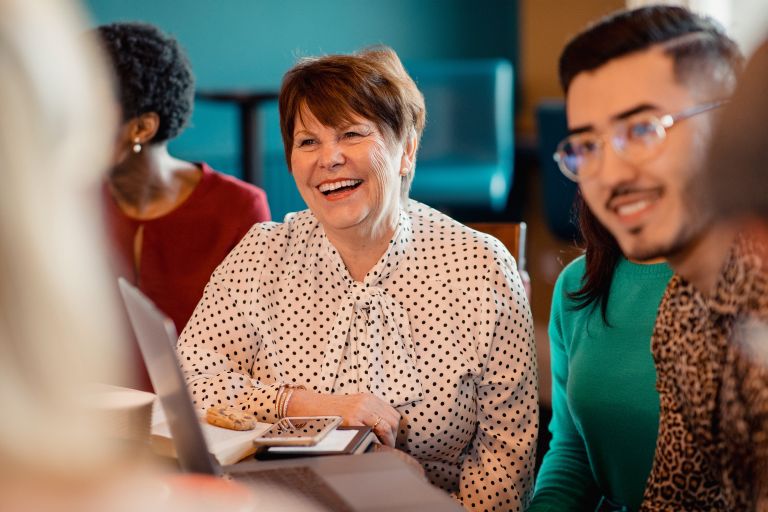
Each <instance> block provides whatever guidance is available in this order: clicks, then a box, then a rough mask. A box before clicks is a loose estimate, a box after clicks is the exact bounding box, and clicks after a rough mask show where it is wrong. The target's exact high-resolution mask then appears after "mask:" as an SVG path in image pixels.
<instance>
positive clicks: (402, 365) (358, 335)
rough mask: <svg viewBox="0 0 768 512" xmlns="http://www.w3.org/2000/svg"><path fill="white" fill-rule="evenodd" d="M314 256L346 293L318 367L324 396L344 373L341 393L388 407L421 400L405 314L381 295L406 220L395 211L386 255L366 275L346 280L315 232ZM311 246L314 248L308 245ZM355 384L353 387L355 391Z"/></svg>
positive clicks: (407, 230) (404, 236)
mask: <svg viewBox="0 0 768 512" xmlns="http://www.w3.org/2000/svg"><path fill="white" fill-rule="evenodd" d="M318 233H319V234H320V240H319V247H318V249H319V252H320V256H321V258H319V259H318V265H322V263H321V262H322V260H326V261H327V262H328V267H329V268H328V270H330V271H331V272H332V274H335V276H334V277H335V279H334V280H335V281H336V284H337V285H338V286H340V287H342V288H343V289H345V290H346V295H345V299H344V300H343V301H342V303H341V304H340V305H339V306H338V309H337V311H336V313H335V319H334V323H333V328H332V330H331V333H330V338H329V340H328V345H327V346H326V350H325V354H324V359H323V363H322V371H321V382H322V384H323V391H324V392H326V393H334V392H339V391H340V390H339V389H337V381H338V378H339V375H340V374H341V373H344V374H345V375H346V377H345V378H346V379H347V380H348V381H349V382H351V384H352V385H353V387H351V388H350V387H348V386H347V387H345V389H344V392H358V393H372V394H373V395H375V396H378V397H379V398H381V399H383V400H385V401H386V402H388V403H389V404H390V405H392V406H393V407H398V406H401V405H404V404H407V403H412V402H416V401H419V400H421V399H422V396H423V394H422V386H421V381H420V379H419V376H418V370H417V368H416V352H415V347H414V342H413V337H412V336H411V327H410V322H409V320H408V314H407V312H406V311H405V309H404V308H403V307H402V306H401V305H400V304H399V303H397V302H396V301H395V300H394V299H393V297H392V296H391V295H390V294H389V293H388V292H387V289H386V287H385V283H386V281H387V279H388V278H389V277H390V275H391V274H392V273H393V272H394V271H395V270H396V269H397V267H398V265H399V264H400V262H401V261H402V260H403V259H404V258H405V257H406V256H405V255H406V251H407V250H408V249H409V246H410V244H411V238H412V226H411V220H410V217H409V216H408V214H407V213H406V212H405V211H404V210H403V209H401V210H400V212H399V217H398V224H397V226H396V228H395V232H394V234H393V235H392V240H391V241H390V242H389V246H388V248H387V251H386V252H385V253H384V255H383V256H382V257H381V259H380V260H379V261H378V262H377V263H376V265H374V267H373V268H372V269H371V270H370V271H369V272H368V274H366V276H365V278H364V280H363V282H357V281H355V280H353V279H352V277H351V276H350V275H349V272H348V271H347V269H346V266H345V265H344V262H343V261H342V259H341V256H340V255H339V253H338V251H337V250H336V248H335V247H334V246H333V244H331V243H330V241H329V240H328V237H327V236H325V233H324V232H323V230H322V227H320V228H319V230H318ZM311 245H314V244H311ZM355 385H356V387H355Z"/></svg>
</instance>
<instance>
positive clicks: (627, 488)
mask: <svg viewBox="0 0 768 512" xmlns="http://www.w3.org/2000/svg"><path fill="white" fill-rule="evenodd" d="M584 267H585V262H584V258H583V257H581V258H578V259H577V260H575V261H574V262H573V263H571V264H570V265H568V266H567V267H566V268H565V269H564V270H563V272H562V273H561V274H560V277H559V278H558V280H557V284H556V285H555V291H554V295H553V298H552V313H551V316H550V323H549V340H550V347H551V358H552V421H551V423H550V424H549V430H550V432H551V433H552V442H551V443H550V447H549V451H548V452H547V454H546V455H545V456H544V461H543V463H542V466H541V470H540V471H539V475H538V478H537V481H536V491H535V494H534V498H533V501H532V503H531V505H530V507H529V508H528V510H529V511H536V512H541V511H557V512H563V511H568V510H579V511H582V510H587V511H589V510H594V508H595V507H596V506H597V504H598V502H599V501H600V498H601V497H602V496H606V497H608V498H609V499H610V500H611V501H613V502H616V503H618V504H623V505H626V506H627V507H629V510H636V509H637V508H638V507H639V505H640V502H641V501H642V497H643V489H644V488H645V482H646V479H647V478H648V474H649V473H650V471H651V464H652V462H653V454H654V450H655V447H656V435H657V431H658V424H659V395H658V393H657V392H656V370H655V368H654V366H653V358H652V357H651V333H652V331H653V325H654V322H655V320H656V311H657V309H658V307H659V303H660V302H661V297H662V295H663V294H664V289H665V288H666V286H667V283H668V282H669V279H670V278H671V277H672V270H671V269H670V268H669V266H668V265H667V264H666V263H660V264H654V265H640V264H636V263H632V262H629V261H627V260H625V259H622V260H621V261H620V262H619V264H618V265H617V267H616V272H615V274H614V278H613V282H612V284H611V291H610V296H609V301H608V315H607V316H608V322H609V323H610V326H607V325H606V324H605V323H604V322H603V320H602V315H601V313H600V308H599V306H596V307H587V308H585V309H581V310H577V309H574V304H575V302H574V301H573V300H572V299H570V298H569V297H568V293H569V292H573V291H576V290H578V289H579V288H580V287H581V284H582V283H581V280H582V276H583V275H584Z"/></svg>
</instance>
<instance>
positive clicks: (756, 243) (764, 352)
mask: <svg viewBox="0 0 768 512" xmlns="http://www.w3.org/2000/svg"><path fill="white" fill-rule="evenodd" d="M766 91H768V40H766V41H765V42H763V44H762V45H761V46H760V47H759V48H758V49H757V51H756V52H755V53H754V55H753V56H752V58H751V59H750V61H749V63H748V64H747V67H746V69H745V71H744V75H743V77H742V79H741V82H740V83H739V86H738V87H737V89H736V92H735V94H734V96H733V98H732V100H731V103H730V105H729V106H728V107H727V108H726V109H725V111H724V112H723V115H722V118H721V120H720V121H721V122H720V123H719V124H718V126H717V129H716V131H715V137H714V142H713V144H712V152H711V153H710V158H709V165H708V166H707V168H706V173H705V183H706V185H707V187H706V188H707V189H706V193H707V194H708V203H709V204H711V205H712V206H713V208H714V209H715V211H716V213H717V215H718V216H720V217H722V218H723V219H724V220H726V221H731V222H736V223H737V224H738V225H739V226H740V227H741V228H742V229H743V230H744V232H745V233H746V235H747V236H749V238H750V239H751V240H752V247H753V249H754V252H753V254H751V258H752V260H753V262H754V266H755V267H756V268H757V269H758V277H757V278H755V279H753V280H752V285H753V286H756V287H757V286H758V285H759V284H760V283H763V284H764V283H765V282H766V281H768V277H767V276H768V168H766V162H768V136H766V133H765V128H764V125H765V120H766V117H768V95H766ZM758 290H759V289H758ZM763 302H765V298H763ZM733 343H735V344H736V346H737V347H739V349H740V350H741V352H742V353H743V354H745V355H746V359H747V360H748V361H749V362H750V365H751V366H754V367H757V368H761V369H762V371H763V373H765V369H766V368H768V318H766V316H765V315H763V316H760V315H743V316H741V317H740V318H739V319H738V321H737V324H736V328H735V333H734V336H733ZM759 383H760V381H758V384H759ZM749 391H750V393H751V396H750V401H751V402H752V403H758V404H762V405H763V407H752V408H751V410H750V411H749V418H750V422H751V424H749V425H748V427H747V428H748V432H749V442H750V443H751V444H752V445H753V446H754V447H755V448H756V449H758V451H757V460H758V465H757V469H756V471H757V474H756V475H755V479H756V483H757V493H758V496H757V499H756V509H758V510H768V450H766V443H765V438H766V437H768V414H767V413H766V411H767V410H768V407H766V406H765V404H768V385H766V382H765V381H762V385H756V386H753V387H752V388H751V389H750V390H749Z"/></svg>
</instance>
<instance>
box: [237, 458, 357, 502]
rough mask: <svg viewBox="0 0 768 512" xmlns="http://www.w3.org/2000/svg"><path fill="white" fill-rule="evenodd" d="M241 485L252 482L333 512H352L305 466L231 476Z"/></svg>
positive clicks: (341, 499)
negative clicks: (301, 498) (298, 497)
mask: <svg viewBox="0 0 768 512" xmlns="http://www.w3.org/2000/svg"><path fill="white" fill-rule="evenodd" d="M232 476H233V477H234V479H235V480H237V481H238V482H242V483H249V482H253V483H254V484H256V485H257V486H265V487H266V486H268V487H272V488H275V489H274V490H275V491H278V489H280V490H282V491H284V492H286V493H288V494H292V495H296V494H299V495H301V496H303V497H305V498H308V499H309V500H311V501H313V502H315V503H316V504H318V505H320V506H322V507H324V508H325V509H327V510H329V511H333V512H353V511H352V508H351V507H350V506H349V505H348V504H347V502H345V501H344V499H343V498H342V497H341V496H339V495H338V494H337V493H336V491H334V490H333V489H332V488H331V487H330V486H329V485H328V484H327V483H325V481H324V480H323V479H322V478H320V477H319V476H318V475H317V473H315V472H314V471H312V470H311V469H310V468H308V467H306V466H297V467H287V468H276V469H264V470H258V471H255V472H253V473H237V474H234V475H232Z"/></svg>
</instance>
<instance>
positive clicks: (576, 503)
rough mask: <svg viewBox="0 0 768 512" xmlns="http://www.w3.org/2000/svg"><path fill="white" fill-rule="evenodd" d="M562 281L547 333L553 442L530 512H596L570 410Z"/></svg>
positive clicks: (588, 472) (596, 496)
mask: <svg viewBox="0 0 768 512" xmlns="http://www.w3.org/2000/svg"><path fill="white" fill-rule="evenodd" d="M566 271H567V269H566ZM564 273H565V271H564ZM563 281H564V278H563V274H561V275H560V278H559V279H558V281H557V284H556V285H555V291H554V294H553V297H552V312H551V315H550V321H549V331H548V332H549V342H550V351H551V354H550V357H551V362H552V420H551V421H550V423H549V431H550V432H551V433H552V440H551V442H550V444H549V451H548V452H547V453H546V455H545V456H544V460H543V462H542V465H541V469H540V470H539V474H538V477H537V481H536V487H535V491H534V496H533V500H532V502H531V506H530V507H529V508H528V511H529V512H548V511H552V512H554V511H558V512H564V511H569V510H573V511H582V510H594V509H595V507H596V506H597V503H598V501H599V499H600V493H599V491H598V488H597V484H596V482H595V480H594V477H593V475H592V469H591V467H590V464H589V459H588V456H587V451H586V447H585V445H584V439H583V438H582V436H581V434H580V433H579V431H578V430H577V428H576V425H575V424H574V421H573V417H572V416H571V412H570V408H569V407H568V398H567V385H568V363H569V359H568V358H569V354H568V349H567V347H566V339H565V336H567V335H569V333H568V332H567V331H565V332H564V329H563V313H564V310H565V308H567V307H568V303H567V296H566V295H565V294H566V293H567V292H566V291H565V290H564V285H563ZM569 345H570V344H569Z"/></svg>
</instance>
